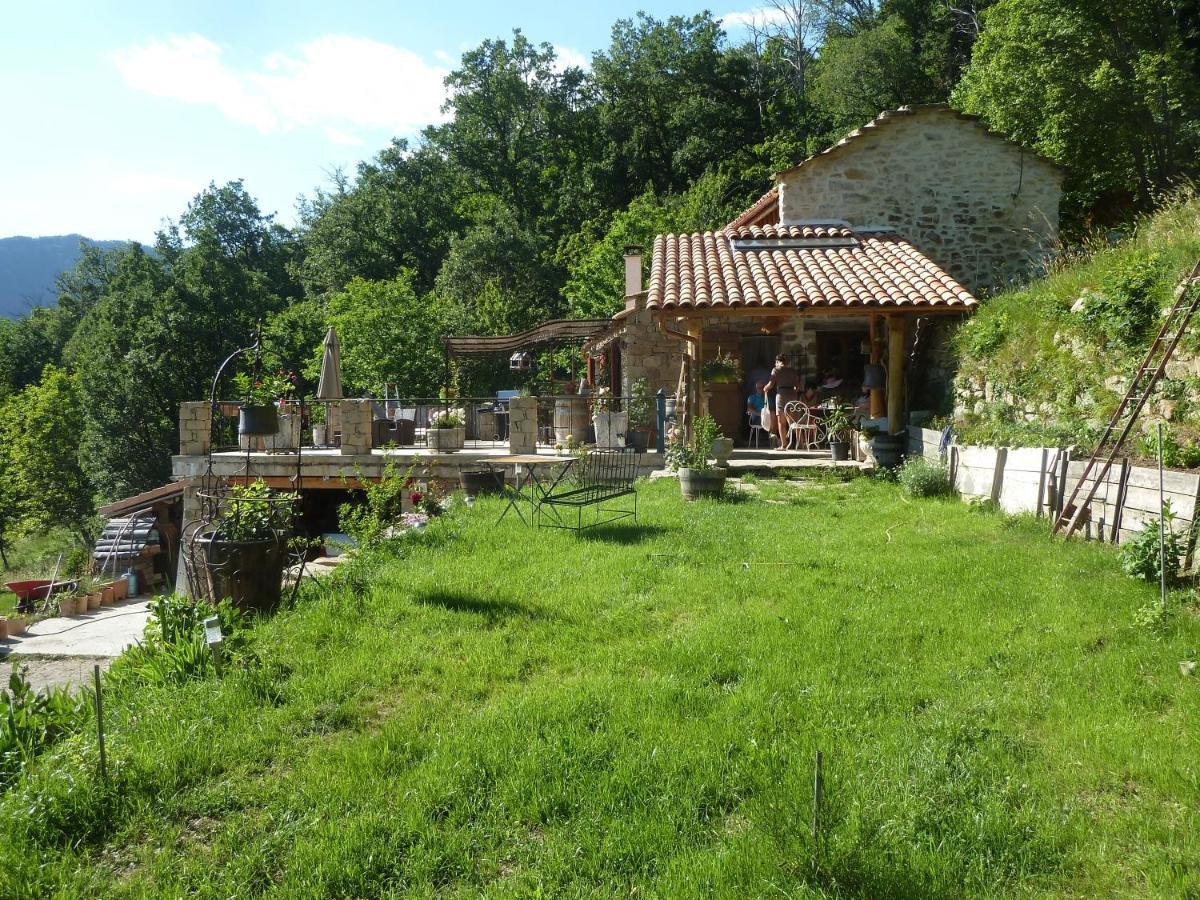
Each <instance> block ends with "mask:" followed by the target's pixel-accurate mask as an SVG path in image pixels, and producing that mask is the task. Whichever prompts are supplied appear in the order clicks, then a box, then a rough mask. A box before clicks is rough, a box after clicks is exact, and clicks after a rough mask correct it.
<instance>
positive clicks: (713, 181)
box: [564, 172, 749, 318]
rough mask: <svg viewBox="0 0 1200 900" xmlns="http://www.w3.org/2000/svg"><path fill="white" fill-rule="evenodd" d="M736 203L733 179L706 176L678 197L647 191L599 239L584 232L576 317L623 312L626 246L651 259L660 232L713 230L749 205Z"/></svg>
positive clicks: (578, 254) (574, 280)
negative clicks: (636, 247)
mask: <svg viewBox="0 0 1200 900" xmlns="http://www.w3.org/2000/svg"><path fill="white" fill-rule="evenodd" d="M748 199H749V198H746V197H742V196H738V197H736V199H732V198H731V195H730V191H729V179H728V178H726V177H723V176H721V175H718V174H716V173H712V172H709V173H706V174H705V175H704V176H703V177H702V178H700V179H699V180H697V181H696V183H695V184H694V185H692V187H691V189H690V190H688V191H687V193H685V194H682V195H679V196H667V197H658V196H656V195H655V194H654V192H653V191H647V192H646V193H644V194H643V195H642V196H641V197H638V198H636V199H635V200H634V201H633V202H632V203H630V204H629V206H628V207H627V208H625V209H623V210H622V211H621V212H619V213H617V214H616V215H615V216H613V218H612V220H611V223H610V224H609V225H608V228H607V230H606V231H605V232H604V233H603V234H602V235H600V236H599V237H596V236H592V235H588V234H586V233H584V234H581V235H580V237H579V239H578V240H577V242H576V244H575V246H573V248H572V250H573V252H574V254H575V259H574V260H573V262H572V264H571V268H570V278H569V279H568V281H567V284H566V287H565V289H564V294H565V295H566V297H567V301H568V303H569V307H570V313H571V315H572V316H574V317H577V318H604V317H607V316H611V315H612V314H613V313H615V312H616V311H617V310H619V309H620V308H621V304H622V298H623V297H624V295H625V265H624V252H625V248H626V247H628V246H631V245H635V246H641V247H643V249H644V250H645V252H646V255H647V257H648V256H649V254H650V252H651V244H652V242H653V241H654V236H655V235H656V234H665V233H681V232H691V231H711V230H715V229H719V228H722V227H724V225H725V224H726V223H727V222H729V221H730V220H731V219H732V218H733V217H734V216H736V215H737V214H738V213H739V212H741V210H742V209H744V208H745V206H746V205H748Z"/></svg>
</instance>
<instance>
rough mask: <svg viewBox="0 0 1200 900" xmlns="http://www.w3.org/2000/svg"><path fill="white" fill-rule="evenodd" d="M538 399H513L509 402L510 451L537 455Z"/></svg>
mask: <svg viewBox="0 0 1200 900" xmlns="http://www.w3.org/2000/svg"><path fill="white" fill-rule="evenodd" d="M537 407H538V402H537V397H513V398H512V399H511V400H509V401H508V450H509V452H510V453H537Z"/></svg>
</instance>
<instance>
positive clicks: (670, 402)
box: [663, 397, 675, 419]
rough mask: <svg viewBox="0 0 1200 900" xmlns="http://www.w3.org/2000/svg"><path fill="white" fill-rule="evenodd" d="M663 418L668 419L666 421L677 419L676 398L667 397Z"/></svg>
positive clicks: (664, 403) (664, 402) (664, 401)
mask: <svg viewBox="0 0 1200 900" xmlns="http://www.w3.org/2000/svg"><path fill="white" fill-rule="evenodd" d="M663 418H666V419H673V418H675V398H674V397H666V398H665V399H664V400H663Z"/></svg>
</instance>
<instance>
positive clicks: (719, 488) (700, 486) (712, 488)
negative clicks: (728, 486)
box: [679, 469, 725, 500]
mask: <svg viewBox="0 0 1200 900" xmlns="http://www.w3.org/2000/svg"><path fill="white" fill-rule="evenodd" d="M679 492H680V493H681V494H682V495H683V499H684V500H698V499H700V498H701V497H720V496H721V495H722V494H723V493H724V492H725V472H724V470H722V469H680V470H679Z"/></svg>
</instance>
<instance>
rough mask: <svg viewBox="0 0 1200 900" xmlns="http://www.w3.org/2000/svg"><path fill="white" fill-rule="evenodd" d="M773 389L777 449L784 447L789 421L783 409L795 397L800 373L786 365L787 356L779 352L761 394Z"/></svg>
mask: <svg viewBox="0 0 1200 900" xmlns="http://www.w3.org/2000/svg"><path fill="white" fill-rule="evenodd" d="M772 388H774V389H775V427H776V428H777V429H778V431H779V449H780V450H783V449H785V446H786V444H787V433H788V428H789V427H790V426H791V424H792V423H791V421H790V420H789V419H788V417H787V416H786V415H784V412H783V409H784V407H785V406H787V404H789V403H791V402H792V401H794V400H795V399H796V398H797V395H798V394H799V388H800V373H799V372H797V371H796V370H795V369H793V368H792V367H791V366H789V365H788V362H787V356H785V355H784V354H782V353H780V354H779V355H778V356H776V357H775V368H774V369H773V370H771V380H770V381H768V382H767V385H766V387H765V388H763V394H764V396H765V395H766V393H767V391H769V390H771V389H772Z"/></svg>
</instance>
